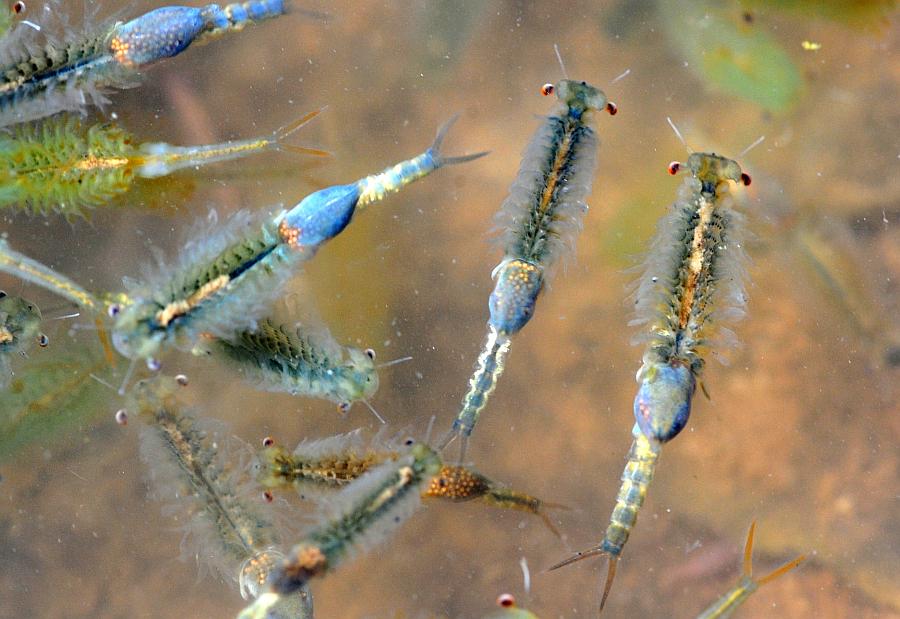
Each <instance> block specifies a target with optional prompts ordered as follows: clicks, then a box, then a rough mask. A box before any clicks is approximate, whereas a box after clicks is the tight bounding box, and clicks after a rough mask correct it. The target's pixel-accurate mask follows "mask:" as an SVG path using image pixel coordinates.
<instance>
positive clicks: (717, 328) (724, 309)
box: [551, 153, 750, 610]
mask: <svg viewBox="0 0 900 619" xmlns="http://www.w3.org/2000/svg"><path fill="white" fill-rule="evenodd" d="M682 167H684V168H685V169H686V170H687V171H688V172H689V175H688V176H686V178H685V181H684V184H683V185H682V187H681V189H680V191H679V197H678V200H677V201H676V202H675V204H674V205H673V206H672V207H671V210H670V212H669V213H668V214H667V215H666V216H665V217H664V218H663V219H662V221H661V222H660V225H659V230H658V232H657V235H656V238H655V239H654V241H653V245H652V248H651V251H650V255H649V257H648V259H647V264H646V266H645V269H644V273H643V275H642V277H641V280H640V281H639V283H638V287H637V293H636V300H635V308H636V318H635V320H634V321H632V324H637V325H641V327H642V330H643V334H642V335H641V336H639V337H638V338H637V341H640V342H643V343H645V350H644V355H643V364H642V365H641V368H640V369H639V370H638V372H637V382H638V391H637V395H636V396H635V399H634V417H635V421H636V423H635V425H634V428H633V429H632V436H633V437H634V442H633V444H632V447H631V451H630V452H629V455H628V462H627V464H626V465H625V472H624V473H623V474H622V486H621V488H620V490H619V494H618V496H617V498H616V506H615V508H614V509H613V513H612V516H611V518H610V523H609V526H608V527H607V529H606V534H605V535H604V537H603V540H602V541H601V542H600V543H599V544H598V545H597V546H595V547H593V548H591V549H589V550H587V551H583V552H579V553H577V554H575V555H574V556H572V557H570V558H569V559H566V560H565V561H562V562H561V563H558V564H557V565H555V566H553V567H552V568H551V569H556V568H559V567H562V566H564V565H568V564H570V563H574V562H575V561H578V560H580V559H583V558H586V557H590V556H595V555H606V556H607V557H608V558H609V568H608V571H607V577H606V584H605V586H604V590H603V597H602V599H601V602H600V609H601V610H602V609H603V606H604V605H605V604H606V600H607V598H608V596H609V592H610V589H611V588H612V583H613V579H614V578H615V573H616V565H617V562H618V559H619V556H620V555H621V554H622V550H623V548H624V547H625V543H626V542H627V541H628V537H629V535H630V533H631V530H632V529H633V528H634V525H635V523H636V521H637V515H638V511H639V510H640V508H641V506H642V505H643V503H644V499H645V498H646V495H647V489H648V487H649V485H650V482H651V480H652V479H653V473H654V471H655V468H656V463H657V460H658V458H659V452H660V450H661V447H662V444H663V443H666V442H668V441H670V440H671V439H673V438H675V436H677V435H678V433H679V432H680V431H681V430H682V429H683V428H684V426H685V425H686V424H687V421H688V417H689V416H690V412H691V402H692V400H693V396H694V391H695V390H696V385H697V381H698V378H699V376H700V374H701V372H702V370H703V367H704V363H705V359H704V357H705V354H706V352H707V351H708V350H709V347H710V344H711V343H712V342H714V341H715V338H716V336H717V335H721V334H723V333H725V334H726V336H727V335H730V332H727V331H724V329H723V328H722V326H721V323H723V322H726V321H727V319H735V318H738V317H740V316H741V315H742V314H743V307H744V304H745V302H746V293H745V290H744V275H745V263H746V255H745V254H744V249H743V246H742V244H741V243H742V228H743V217H742V215H741V214H740V213H738V212H736V211H735V210H734V209H733V208H732V200H731V198H730V196H729V187H730V183H731V182H736V183H743V184H745V185H747V184H749V183H750V177H749V176H747V175H746V174H744V173H743V172H742V171H741V168H740V166H739V165H738V164H737V163H736V162H734V161H732V160H730V159H726V158H724V157H720V156H718V155H716V154H714V153H693V154H691V156H690V157H689V158H688V161H687V164H686V165H685V166H682V165H681V164H678V163H673V164H670V166H669V171H670V172H671V173H672V174H675V173H677V172H678V171H679V170H680V169H681V168H682Z"/></svg>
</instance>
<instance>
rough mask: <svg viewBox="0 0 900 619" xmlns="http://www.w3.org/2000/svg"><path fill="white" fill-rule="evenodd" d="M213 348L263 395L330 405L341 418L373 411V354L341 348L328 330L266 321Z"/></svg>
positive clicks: (375, 385)
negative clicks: (360, 405) (363, 408)
mask: <svg viewBox="0 0 900 619" xmlns="http://www.w3.org/2000/svg"><path fill="white" fill-rule="evenodd" d="M213 348H214V350H215V351H216V352H219V353H221V354H222V356H224V357H225V358H227V359H228V360H229V361H231V362H232V364H233V365H235V366H236V367H237V368H238V369H239V370H240V371H241V372H243V373H244V376H245V377H246V378H248V379H250V380H254V381H255V382H256V383H258V384H259V385H260V386H262V387H263V388H264V389H266V390H268V391H286V392H288V393H290V394H291V395H302V396H306V397H310V398H322V399H325V400H330V401H332V402H334V403H335V404H337V405H338V409H339V410H340V411H341V412H342V413H346V412H347V411H349V410H350V407H351V406H352V405H353V403H354V402H360V401H361V402H365V403H366V404H367V405H369V407H370V408H371V405H370V404H368V400H369V398H371V397H372V396H373V395H374V394H375V392H376V391H378V369H377V367H378V366H376V365H375V351H374V350H372V349H371V348H367V349H365V350H360V349H358V348H353V347H351V346H341V345H340V344H338V343H337V341H335V339H334V338H333V337H332V335H331V334H330V333H329V332H328V330H327V329H325V328H322V329H318V330H310V329H308V328H307V327H306V326H305V325H300V324H297V325H295V326H294V327H287V326H285V325H277V324H275V323H274V322H272V321H271V320H270V319H265V320H263V321H262V322H260V323H259V325H258V327H257V328H256V329H255V330H252V331H251V330H247V331H243V332H241V333H239V334H238V335H237V336H236V337H234V338H232V339H230V340H229V339H222V340H217V341H216V342H215V344H214V346H213ZM372 411H373V412H374V414H375V416H376V417H377V418H378V420H379V421H381V422H382V423H384V419H382V418H381V416H380V415H379V414H378V413H377V412H375V409H374V408H373V409H372Z"/></svg>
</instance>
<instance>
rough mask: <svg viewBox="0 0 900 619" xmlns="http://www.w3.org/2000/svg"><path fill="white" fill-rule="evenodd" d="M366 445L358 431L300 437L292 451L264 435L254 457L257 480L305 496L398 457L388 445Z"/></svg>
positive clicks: (340, 484) (338, 485) (342, 484)
mask: <svg viewBox="0 0 900 619" xmlns="http://www.w3.org/2000/svg"><path fill="white" fill-rule="evenodd" d="M380 447H381V446H380V445H378V446H368V447H367V446H366V445H364V444H363V440H362V435H361V432H360V430H358V429H357V430H354V431H353V432H347V433H345V434H338V435H335V436H330V437H328V438H323V439H315V440H304V441H302V442H301V443H300V444H299V445H297V447H296V449H294V451H293V452H288V450H287V449H285V448H284V447H282V446H280V445H277V444H276V443H275V441H274V440H273V439H272V438H271V437H268V438H266V439H265V440H264V441H263V449H262V450H261V451H260V452H259V454H258V455H257V458H256V462H255V464H254V467H255V468H256V469H257V476H256V479H257V481H258V482H259V483H260V484H261V485H262V486H263V487H265V488H269V489H275V488H285V487H291V486H293V488H294V489H295V490H296V491H297V493H298V494H299V495H300V496H301V497H304V498H305V495H306V493H307V492H309V491H313V492H316V491H320V490H337V489H340V488H343V487H346V486H347V485H349V484H350V483H351V482H353V481H354V480H356V479H359V478H360V477H362V476H363V475H364V474H365V473H367V472H368V471H370V470H372V469H373V468H375V467H377V466H379V465H380V464H383V463H385V462H387V461H388V460H396V459H397V458H399V457H400V452H399V451H397V450H396V449H391V448H390V447H389V446H385V448H383V449H382V448H380Z"/></svg>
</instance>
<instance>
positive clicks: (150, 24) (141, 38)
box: [109, 6, 207, 67]
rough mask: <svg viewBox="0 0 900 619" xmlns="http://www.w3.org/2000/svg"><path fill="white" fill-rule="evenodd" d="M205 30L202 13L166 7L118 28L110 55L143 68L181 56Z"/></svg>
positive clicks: (200, 11)
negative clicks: (165, 59)
mask: <svg viewBox="0 0 900 619" xmlns="http://www.w3.org/2000/svg"><path fill="white" fill-rule="evenodd" d="M206 27H207V26H206V20H205V19H204V18H203V12H202V10H201V9H195V8H191V7H186V6H168V7H163V8H161V9H156V10H154V11H150V12H149V13H145V14H144V15H141V16H140V17H137V18H135V19H132V20H131V21H129V22H126V23H124V24H121V25H120V26H118V27H116V29H115V31H114V34H113V37H112V38H111V39H110V43H109V46H110V51H111V52H112V54H113V56H114V57H115V59H116V61H118V62H119V64H121V65H124V66H127V67H140V66H143V65H146V64H150V63H152V62H156V61H158V60H163V59H164V58H171V57H172V56H176V55H178V54H180V53H181V52H182V51H184V50H185V48H187V46H188V45H190V44H191V43H192V42H193V41H194V39H196V38H197V36H199V35H200V34H201V33H202V32H203V31H204V30H205V29H206Z"/></svg>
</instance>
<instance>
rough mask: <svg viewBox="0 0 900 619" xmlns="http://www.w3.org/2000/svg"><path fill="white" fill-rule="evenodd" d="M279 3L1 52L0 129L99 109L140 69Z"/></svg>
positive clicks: (269, 13)
mask: <svg viewBox="0 0 900 619" xmlns="http://www.w3.org/2000/svg"><path fill="white" fill-rule="evenodd" d="M284 11H285V9H284V1H283V0H249V1H248V2H243V3H233V4H228V5H226V6H225V7H224V8H222V7H220V6H219V5H217V4H208V5H206V6H204V7H187V6H167V7H162V8H158V9H155V10H153V11H150V12H148V13H145V14H143V15H141V16H139V17H136V18H134V19H132V20H130V21H126V22H117V23H115V24H112V25H111V26H100V27H98V28H92V29H88V30H87V31H85V32H82V33H79V34H71V33H69V34H66V36H65V38H64V39H63V40H51V39H50V38H47V40H45V41H43V42H42V43H34V44H26V45H23V46H22V47H21V48H20V49H9V50H4V51H5V52H6V53H5V54H4V56H5V57H4V58H2V59H0V63H2V65H0V126H6V125H10V124H13V123H19V122H25V121H28V120H34V119H37V118H43V117H45V116H50V115H52V114H55V113H57V112H60V111H64V110H82V109H83V108H84V106H85V105H86V104H87V103H88V102H93V103H95V104H103V103H105V102H106V98H105V96H104V92H105V90H107V89H109V88H129V87H131V86H134V85H135V84H136V83H137V82H138V80H139V77H140V71H141V70H142V69H145V68H146V67H148V66H150V65H152V64H154V63H156V62H159V61H161V60H164V59H166V58H171V57H173V56H177V55H178V54H180V53H181V52H183V51H184V50H185V49H187V48H188V47H189V46H190V45H191V44H192V43H195V42H198V43H199V42H203V41H205V40H208V39H211V38H214V37H216V36H219V35H222V34H224V33H227V32H232V31H238V30H241V29H243V28H244V26H246V25H247V24H248V23H254V22H258V21H261V20H264V19H267V18H270V17H276V16H278V15H281V14H283V13H284Z"/></svg>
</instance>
